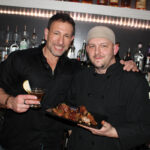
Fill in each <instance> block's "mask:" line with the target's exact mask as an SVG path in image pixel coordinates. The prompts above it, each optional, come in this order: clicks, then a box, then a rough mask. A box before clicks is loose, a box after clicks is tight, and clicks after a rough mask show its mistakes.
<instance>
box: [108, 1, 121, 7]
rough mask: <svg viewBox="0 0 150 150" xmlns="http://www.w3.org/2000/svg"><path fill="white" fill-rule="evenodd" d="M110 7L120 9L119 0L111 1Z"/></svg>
mask: <svg viewBox="0 0 150 150" xmlns="http://www.w3.org/2000/svg"><path fill="white" fill-rule="evenodd" d="M109 5H110V6H115V7H118V6H119V0H109Z"/></svg>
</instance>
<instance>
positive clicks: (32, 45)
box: [30, 28, 38, 48]
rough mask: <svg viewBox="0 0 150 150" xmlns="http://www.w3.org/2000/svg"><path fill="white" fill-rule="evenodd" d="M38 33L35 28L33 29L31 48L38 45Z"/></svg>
mask: <svg viewBox="0 0 150 150" xmlns="http://www.w3.org/2000/svg"><path fill="white" fill-rule="evenodd" d="M37 38H38V37H37V34H36V32H35V28H34V29H33V33H32V36H31V40H30V43H31V48H35V47H38V45H37Z"/></svg>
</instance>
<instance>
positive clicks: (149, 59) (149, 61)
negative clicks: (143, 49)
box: [144, 43, 150, 73]
mask: <svg viewBox="0 0 150 150" xmlns="http://www.w3.org/2000/svg"><path fill="white" fill-rule="evenodd" d="M144 72H145V73H148V72H150V43H149V45H148V50H147V54H146V62H145V66H144Z"/></svg>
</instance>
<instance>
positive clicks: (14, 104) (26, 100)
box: [7, 95, 39, 113]
mask: <svg viewBox="0 0 150 150" xmlns="http://www.w3.org/2000/svg"><path fill="white" fill-rule="evenodd" d="M36 99H37V97H36V96H34V95H18V96H16V97H12V96H11V97H10V98H9V100H8V102H7V108H8V109H12V110H13V111H15V112H17V113H23V112H26V111H27V110H28V109H29V108H30V105H32V104H39V101H36Z"/></svg>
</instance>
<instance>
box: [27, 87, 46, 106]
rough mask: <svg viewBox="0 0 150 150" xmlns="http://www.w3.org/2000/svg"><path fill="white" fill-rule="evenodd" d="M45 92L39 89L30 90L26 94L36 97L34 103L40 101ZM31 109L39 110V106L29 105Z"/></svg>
mask: <svg viewBox="0 0 150 150" xmlns="http://www.w3.org/2000/svg"><path fill="white" fill-rule="evenodd" d="M44 93H45V91H44V90H43V89H41V88H32V89H31V91H28V94H30V95H35V96H36V97H37V99H36V101H39V102H40V101H41V100H42V97H43V95H44ZM30 107H32V108H40V107H41V104H32V105H30Z"/></svg>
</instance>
